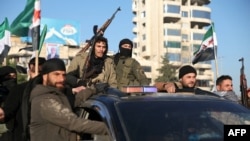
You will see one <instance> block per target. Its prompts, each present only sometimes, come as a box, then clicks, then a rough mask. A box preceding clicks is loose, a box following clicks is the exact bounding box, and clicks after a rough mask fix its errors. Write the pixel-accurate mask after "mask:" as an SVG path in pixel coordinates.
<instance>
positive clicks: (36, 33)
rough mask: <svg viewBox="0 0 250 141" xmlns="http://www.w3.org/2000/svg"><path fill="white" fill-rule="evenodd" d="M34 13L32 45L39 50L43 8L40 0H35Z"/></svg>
mask: <svg viewBox="0 0 250 141" xmlns="http://www.w3.org/2000/svg"><path fill="white" fill-rule="evenodd" d="M34 7H35V8H34V14H33V19H32V25H31V27H30V28H31V35H32V46H33V48H34V49H33V50H34V51H36V50H39V44H40V21H41V9H40V0H35V5H34Z"/></svg>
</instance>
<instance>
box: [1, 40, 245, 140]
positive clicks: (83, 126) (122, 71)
mask: <svg viewBox="0 0 250 141" xmlns="http://www.w3.org/2000/svg"><path fill="white" fill-rule="evenodd" d="M132 49H133V43H132V41H131V40H129V39H127V38H125V39H122V40H121V41H120V43H119V52H118V53H117V54H115V55H114V56H108V55H107V52H108V40H107V38H105V37H103V36H98V37H96V39H95V42H94V44H93V47H92V48H91V50H90V52H81V53H78V54H76V56H75V57H74V58H73V60H72V61H71V63H70V66H69V67H68V68H67V69H66V67H65V64H64V62H63V61H62V60H61V59H59V58H52V59H48V60H46V59H45V58H41V57H39V60H38V62H39V71H38V72H39V73H38V74H35V69H34V68H35V58H32V59H31V60H30V61H29V65H28V67H29V71H28V75H29V80H28V81H27V82H24V83H21V84H17V72H16V70H15V69H14V68H12V67H10V66H3V67H1V68H0V83H1V87H0V88H1V89H0V92H1V97H0V99H1V108H0V121H1V122H2V124H1V125H2V126H5V127H7V129H6V128H5V129H3V130H5V131H4V133H2V136H1V137H0V138H1V140H6V141H17V140H18V141H20V140H21V141H27V140H30V141H44V140H46V141H63V140H65V141H66V140H67V141H68V140H70V141H71V140H72V141H73V140H76V138H77V135H78V134H80V133H94V134H101V135H105V134H108V133H107V127H106V125H105V124H104V123H103V122H100V121H91V120H88V119H83V118H80V117H79V116H78V115H77V114H76V113H75V112H74V108H75V107H77V106H78V105H79V103H80V102H82V101H85V100H87V99H88V98H89V97H90V96H92V95H95V94H98V93H100V92H102V93H108V94H114V95H118V96H121V95H124V93H122V91H121V89H122V87H123V86H128V85H149V84H150V82H149V79H148V78H147V77H146V75H145V73H144V71H143V68H142V67H141V65H140V63H139V62H138V61H137V60H135V59H133V58H132ZM196 76H197V72H196V70H195V68H194V67H192V66H191V65H185V66H182V67H181V68H180V69H179V81H178V82H156V83H155V84H154V86H156V87H157V89H158V91H161V92H166V93H176V92H178V93H192V94H204V95H213V96H217V97H224V98H225V99H228V100H232V101H235V102H237V103H240V102H239V99H238V97H237V95H236V94H235V93H234V91H233V83H232V78H231V77H230V76H229V75H223V76H221V77H219V78H218V79H217V81H216V88H217V90H216V91H215V92H210V91H204V90H202V89H199V88H197V87H196ZM0 131H1V127H0ZM59 131H60V132H59Z"/></svg>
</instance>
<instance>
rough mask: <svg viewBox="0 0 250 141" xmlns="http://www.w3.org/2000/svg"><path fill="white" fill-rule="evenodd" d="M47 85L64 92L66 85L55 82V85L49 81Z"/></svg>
mask: <svg viewBox="0 0 250 141" xmlns="http://www.w3.org/2000/svg"><path fill="white" fill-rule="evenodd" d="M47 85H48V86H51V87H55V88H57V89H58V90H63V89H64V83H63V82H55V83H53V82H51V81H48V82H47Z"/></svg>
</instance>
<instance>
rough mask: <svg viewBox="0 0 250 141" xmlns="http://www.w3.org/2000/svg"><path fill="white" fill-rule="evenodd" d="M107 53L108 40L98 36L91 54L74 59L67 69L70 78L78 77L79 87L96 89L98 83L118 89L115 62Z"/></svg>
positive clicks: (83, 53)
mask: <svg viewBox="0 0 250 141" xmlns="http://www.w3.org/2000/svg"><path fill="white" fill-rule="evenodd" d="M107 52H108V40H107V39H106V38H105V37H103V36H97V37H96V38H95V41H94V43H93V48H92V49H91V50H90V51H89V52H81V53H79V54H77V55H76V56H75V57H74V58H73V60H72V61H71V63H70V65H69V67H68V69H67V73H68V76H70V75H71V76H73V77H76V78H77V82H76V83H78V84H77V85H83V86H85V87H89V88H94V87H95V85H96V84H97V83H107V84H108V85H109V86H110V87H112V88H117V81H116V72H115V69H114V62H113V60H112V59H111V58H109V57H108V56H107ZM71 78H72V77H71Z"/></svg>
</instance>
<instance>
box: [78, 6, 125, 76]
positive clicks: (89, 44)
mask: <svg viewBox="0 0 250 141" xmlns="http://www.w3.org/2000/svg"><path fill="white" fill-rule="evenodd" d="M120 10H121V9H120V7H118V8H117V10H116V11H115V12H114V13H113V15H112V16H111V18H109V19H108V20H107V21H106V22H105V23H104V24H103V25H102V27H101V28H100V29H98V27H97V25H95V26H94V27H93V32H94V36H92V38H91V39H90V40H87V44H86V45H85V47H84V48H83V49H82V50H80V51H79V52H78V53H81V52H86V51H87V50H88V49H89V53H88V56H87V58H86V61H85V62H84V66H83V77H82V80H83V81H85V80H86V71H87V68H88V65H89V64H88V63H89V60H90V56H91V53H92V49H93V47H92V46H93V45H94V43H95V39H96V37H98V36H102V35H103V34H104V32H105V30H106V29H107V28H108V26H109V25H110V23H111V22H112V20H113V19H114V18H115V15H116V13H117V12H118V11H120ZM97 29H98V30H97Z"/></svg>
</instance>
